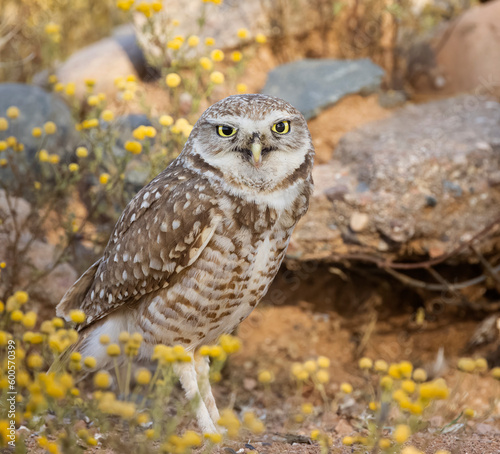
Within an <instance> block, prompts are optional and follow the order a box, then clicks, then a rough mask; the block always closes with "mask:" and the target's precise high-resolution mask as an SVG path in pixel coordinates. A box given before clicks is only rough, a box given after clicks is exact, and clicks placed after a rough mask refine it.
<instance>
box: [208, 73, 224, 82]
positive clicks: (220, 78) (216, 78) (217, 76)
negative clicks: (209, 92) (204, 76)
mask: <svg viewBox="0 0 500 454" xmlns="http://www.w3.org/2000/svg"><path fill="white" fill-rule="evenodd" d="M210 81H211V82H212V83H214V84H216V85H220V84H223V83H224V74H222V73H221V72H220V71H214V72H213V73H212V74H210Z"/></svg>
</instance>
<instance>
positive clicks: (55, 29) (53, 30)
mask: <svg viewBox="0 0 500 454" xmlns="http://www.w3.org/2000/svg"><path fill="white" fill-rule="evenodd" d="M60 30H61V26H60V25H58V24H56V23H54V22H49V23H48V24H47V25H46V26H45V33H47V35H56V34H57V33H59V31H60Z"/></svg>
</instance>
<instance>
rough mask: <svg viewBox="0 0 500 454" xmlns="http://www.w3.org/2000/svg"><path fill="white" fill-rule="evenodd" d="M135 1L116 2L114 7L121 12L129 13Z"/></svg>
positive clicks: (123, 0) (122, 0) (119, 0)
mask: <svg viewBox="0 0 500 454" xmlns="http://www.w3.org/2000/svg"><path fill="white" fill-rule="evenodd" d="M134 1H135V0H118V1H117V2H116V6H117V7H118V8H119V9H121V10H122V11H129V10H130V8H131V7H132V5H133V4H134Z"/></svg>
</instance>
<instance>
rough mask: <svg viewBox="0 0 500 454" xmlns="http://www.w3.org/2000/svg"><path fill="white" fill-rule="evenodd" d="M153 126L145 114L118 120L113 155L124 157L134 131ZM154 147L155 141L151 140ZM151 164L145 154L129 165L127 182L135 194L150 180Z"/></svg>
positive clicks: (138, 156)
mask: <svg viewBox="0 0 500 454" xmlns="http://www.w3.org/2000/svg"><path fill="white" fill-rule="evenodd" d="M141 125H143V126H152V123H151V121H150V120H149V119H148V117H147V116H146V115H143V114H129V115H124V116H123V117H119V118H117V119H116V125H115V127H117V130H118V135H117V140H116V143H115V146H114V147H113V153H114V154H115V155H117V156H123V155H124V154H126V153H128V151H126V150H125V142H126V141H127V140H133V139H132V131H133V130H134V129H135V128H137V127H139V126H141ZM149 140H150V141H151V144H152V145H153V144H154V142H155V139H154V138H153V139H149ZM150 176H151V163H150V162H149V161H148V159H147V156H146V155H145V154H144V153H141V154H140V155H137V156H134V158H133V159H132V160H131V161H130V162H129V163H128V166H127V170H126V172H125V181H126V183H128V184H129V185H130V186H131V188H130V189H131V190H132V191H133V192H134V193H135V192H137V191H139V189H141V188H142V187H143V186H144V185H145V184H146V183H147V182H148V181H149V179H150Z"/></svg>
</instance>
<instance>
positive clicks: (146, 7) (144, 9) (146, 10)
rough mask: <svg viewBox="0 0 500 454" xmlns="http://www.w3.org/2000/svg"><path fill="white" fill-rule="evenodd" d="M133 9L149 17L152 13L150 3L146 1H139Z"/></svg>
mask: <svg viewBox="0 0 500 454" xmlns="http://www.w3.org/2000/svg"><path fill="white" fill-rule="evenodd" d="M135 10H136V11H139V12H140V13H142V14H144V16H145V17H147V18H150V17H151V16H152V15H153V11H152V9H151V5H150V4H149V3H146V2H141V3H139V4H138V5H136V6H135Z"/></svg>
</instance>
